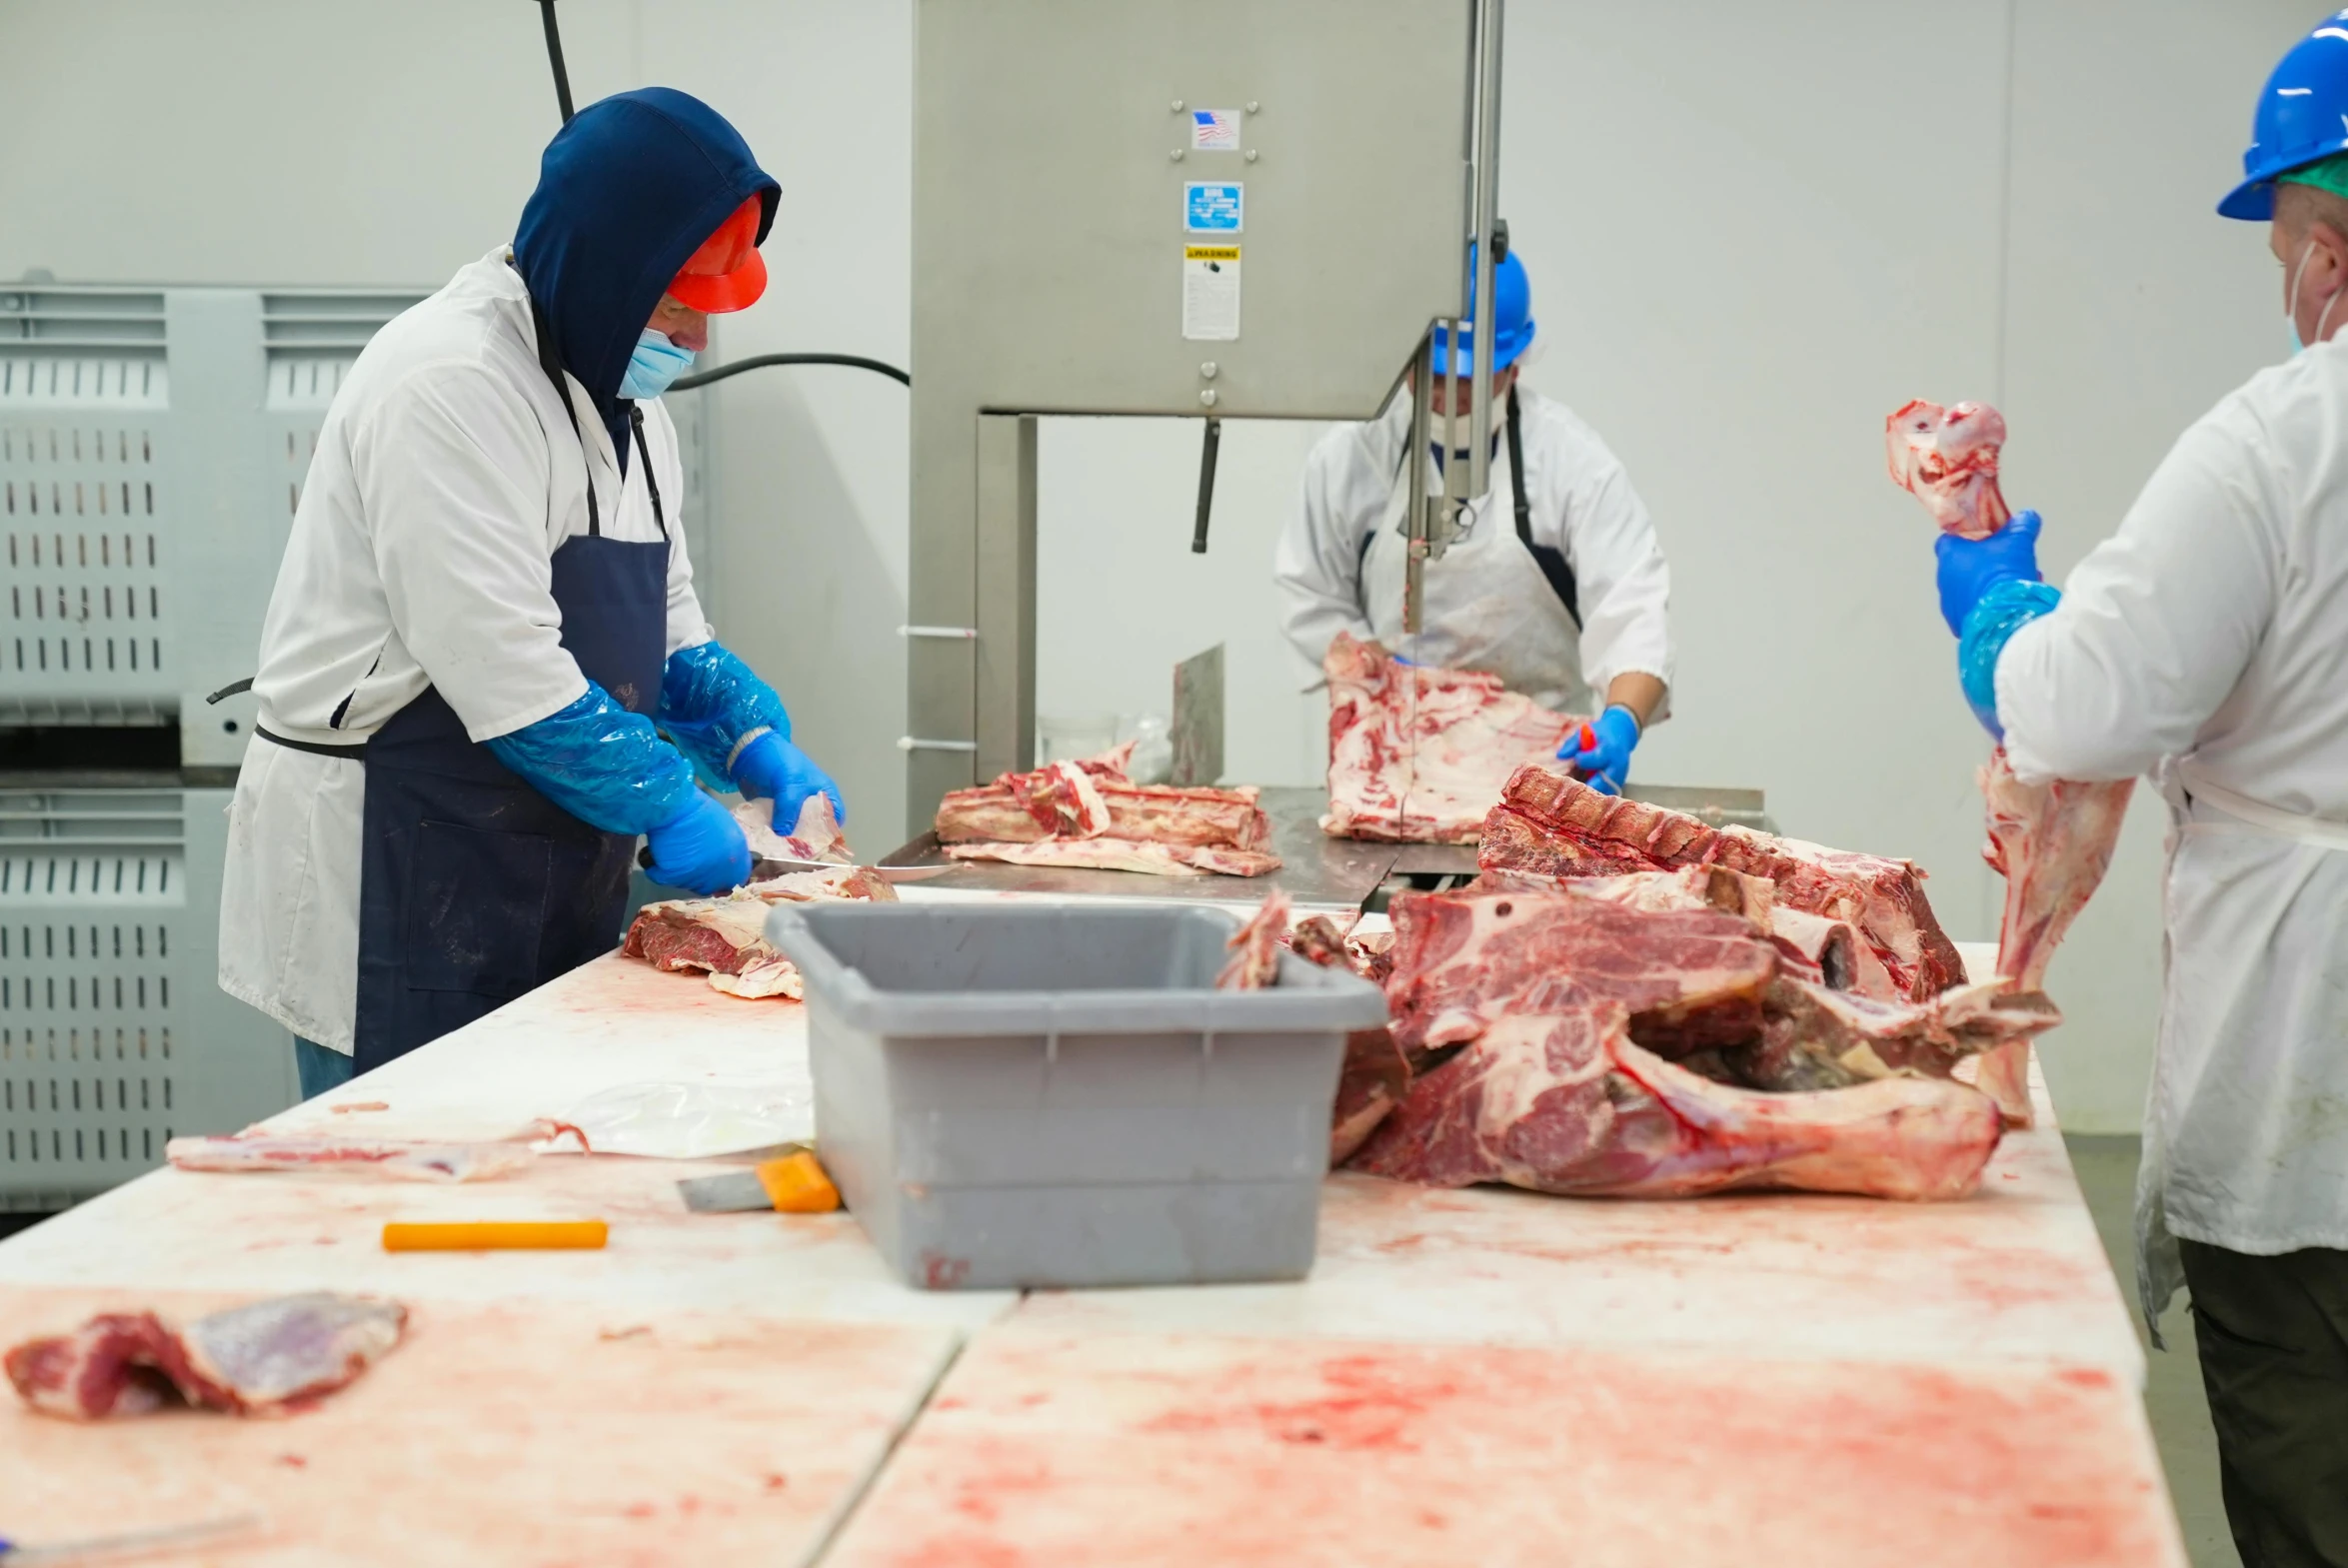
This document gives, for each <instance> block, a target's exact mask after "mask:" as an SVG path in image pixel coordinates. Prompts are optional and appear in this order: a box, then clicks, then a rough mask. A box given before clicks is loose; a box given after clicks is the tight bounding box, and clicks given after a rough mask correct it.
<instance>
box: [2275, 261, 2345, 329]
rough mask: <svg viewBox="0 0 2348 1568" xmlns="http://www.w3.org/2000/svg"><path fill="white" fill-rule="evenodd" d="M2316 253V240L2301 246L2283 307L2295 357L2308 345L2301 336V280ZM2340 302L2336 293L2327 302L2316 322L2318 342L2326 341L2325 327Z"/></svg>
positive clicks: (2284, 319)
mask: <svg viewBox="0 0 2348 1568" xmlns="http://www.w3.org/2000/svg"><path fill="white" fill-rule="evenodd" d="M2314 254H2315V242H2314V241H2313V240H2310V241H2308V242H2307V244H2306V245H2305V246H2304V247H2302V248H2301V250H2300V252H2299V261H2298V264H2297V265H2296V266H2294V267H2293V268H2292V269H2291V296H2290V299H2289V300H2288V301H2286V302H2285V305H2284V309H2283V325H2284V326H2285V327H2286V328H2288V329H2289V330H2290V334H2291V353H2292V355H2293V356H2294V357H2296V356H2297V355H2298V354H2299V353H2300V352H2301V351H2303V350H2304V349H2305V348H2306V347H2307V345H2306V344H2305V343H2303V342H2301V341H2300V337H2299V280H2300V279H2302V278H2304V277H2305V276H2306V275H2307V259H2308V258H2309V257H2310V256H2313V255H2314ZM2339 303H2340V296H2339V295H2338V294H2334V295H2333V296H2332V297H2331V299H2329V300H2328V301H2326V302H2325V304H2324V313H2323V316H2322V318H2321V319H2320V320H2318V321H2317V322H2316V324H2315V341H2316V342H2318V343H2321V342H2323V341H2324V329H2325V328H2327V327H2329V326H2330V325H2331V321H2332V307H2333V306H2335V305H2337V304H2339Z"/></svg>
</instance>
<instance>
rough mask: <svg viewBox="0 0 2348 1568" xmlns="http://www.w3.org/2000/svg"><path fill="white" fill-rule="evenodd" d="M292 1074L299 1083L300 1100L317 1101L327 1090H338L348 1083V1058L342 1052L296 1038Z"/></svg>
mask: <svg viewBox="0 0 2348 1568" xmlns="http://www.w3.org/2000/svg"><path fill="white" fill-rule="evenodd" d="M294 1071H295V1073H296V1074H297V1075H298V1076H299V1077H300V1078H301V1080H302V1098H304V1099H316V1098H317V1097H318V1096H319V1095H321V1094H324V1093H325V1092H326V1091H327V1090H328V1089H339V1088H341V1087H342V1086H343V1085H344V1084H346V1083H348V1082H350V1081H351V1058H350V1057H349V1056H348V1055H346V1054H345V1053H343V1052H342V1051H339V1050H329V1049H327V1048H326V1047H325V1046H323V1045H321V1044H319V1043H318V1042H317V1041H316V1040H306V1039H302V1038H300V1037H298V1036H297V1037H296V1038H295V1040H294Z"/></svg>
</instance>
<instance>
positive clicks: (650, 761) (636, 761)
mask: <svg viewBox="0 0 2348 1568" xmlns="http://www.w3.org/2000/svg"><path fill="white" fill-rule="evenodd" d="M484 744H485V745H487V746H488V747H489V750H490V755H491V756H493V757H495V758H496V759H497V760H498V761H499V762H501V763H503V764H505V765H506V766H507V767H508V768H511V769H512V770H513V771H514V772H516V773H518V774H520V775H521V776H522V777H523V778H524V779H526V780H528V781H529V782H530V784H531V785H532V786H533V787H535V788H536V789H537V790H538V792H539V793H541V794H543V795H545V796H546V797H547V798H548V799H550V800H552V801H554V802H555V804H557V805H559V806H561V807H562V808H563V809H564V810H566V811H569V812H570V813H571V814H572V815H573V816H576V817H578V818H579V819H580V820H581V821H583V822H586V823H588V824H589V825H590V826H594V827H601V828H602V829H603V830H604V831H606V832H613V833H627V834H629V835H631V836H634V835H635V834H637V833H640V832H644V831H646V830H647V829H649V828H650V827H651V826H652V825H653V824H654V823H655V822H665V821H667V820H668V819H669V818H670V817H672V816H675V815H676V814H677V813H678V811H680V810H681V809H683V808H684V805H685V797H686V796H687V795H689V794H695V793H698V792H699V791H697V790H696V789H695V788H694V787H693V765H692V764H691V763H688V762H687V761H686V760H685V758H684V757H683V756H682V755H681V754H680V753H679V752H678V750H677V749H676V748H675V747H673V746H671V745H670V744H669V743H668V742H666V741H664V740H662V739H661V737H660V733H659V732H658V731H656V730H655V729H654V728H653V723H652V721H651V720H649V719H647V718H645V717H644V716H643V715H642V714H632V713H630V712H629V711H628V710H627V709H625V708H622V707H621V706H620V705H619V703H618V702H616V701H615V700H614V699H613V697H612V694H611V693H609V692H607V691H605V690H604V689H603V688H602V687H600V686H597V685H596V684H595V683H594V682H592V681H590V682H589V683H588V684H587V695H586V696H584V697H582V698H580V699H579V700H578V701H577V702H575V703H573V704H571V705H570V706H569V707H567V708H564V709H560V710H558V711H557V712H555V713H552V714H549V715H548V716H547V717H546V718H544V719H541V720H540V721H539V722H538V723H536V724H534V725H524V726H523V727H522V728H521V729H519V730H516V731H514V732H512V733H511V734H509V735H501V736H498V737H496V738H494V739H493V740H490V741H488V742H486V743H484Z"/></svg>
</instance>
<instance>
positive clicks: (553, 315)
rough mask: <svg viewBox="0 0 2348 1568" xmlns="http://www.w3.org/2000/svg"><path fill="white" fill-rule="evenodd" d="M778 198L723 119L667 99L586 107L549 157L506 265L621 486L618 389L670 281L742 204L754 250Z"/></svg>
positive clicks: (558, 136)
mask: <svg viewBox="0 0 2348 1568" xmlns="http://www.w3.org/2000/svg"><path fill="white" fill-rule="evenodd" d="M782 195H783V187H782V186H780V185H778V184H777V183H776V182H775V179H774V177H773V176H772V175H770V174H768V173H767V172H766V171H765V170H764V169H761V168H760V167H759V166H758V160H757V159H755V158H753V157H752V156H751V153H750V146H749V144H748V143H746V142H745V141H743V139H742V135H741V133H740V132H738V131H736V130H735V129H734V127H733V126H731V125H729V124H727V122H726V118H725V116H723V115H721V114H719V113H718V111H717V110H715V109H712V108H711V107H710V106H709V105H708V104H705V103H703V102H702V101H701V100H700V99H698V98H695V97H693V96H691V95H690V94H686V93H681V92H678V91H677V90H676V89H675V88H672V87H640V88H637V89H636V90H635V91H633V92H626V93H614V94H613V95H612V96H611V97H609V98H604V99H600V100H598V101H597V102H595V103H591V104H589V105H588V106H587V107H586V108H584V109H582V110H580V111H579V112H578V113H577V114H575V115H573V116H572V117H571V121H570V123H569V124H568V125H565V126H564V127H563V128H562V130H560V131H558V132H556V133H555V139H554V140H553V141H551V142H549V143H548V144H547V149H546V156H545V157H544V158H543V159H541V160H540V162H539V169H538V189H537V190H536V191H534V192H532V193H531V196H530V201H529V203H528V204H527V205H525V206H524V207H523V209H522V223H521V226H520V228H519V229H517V230H516V231H515V235H514V265H515V267H516V268H518V269H519V270H520V272H521V274H522V280H523V282H524V283H526V284H527V285H528V286H529V288H530V298H531V301H532V302H533V303H534V304H535V305H536V306H537V308H538V312H539V316H540V319H541V320H543V321H544V322H545V323H546V324H547V327H548V329H549V330H551V332H552V334H553V338H554V344H555V349H556V351H557V353H558V354H559V356H560V358H561V362H562V366H563V368H564V369H565V370H567V371H569V372H570V373H571V374H572V375H574V376H576V377H578V378H579V381H580V384H581V385H582V386H584V387H585V388H586V389H587V392H588V396H589V397H591V398H593V399H594V400H595V406H596V409H597V411H598V412H600V413H601V414H602V415H603V419H604V428H605V429H607V430H609V431H610V432H611V433H612V446H613V448H614V449H615V450H616V451H617V453H618V454H619V459H620V467H621V471H622V472H623V473H625V472H626V471H627V467H628V460H629V440H628V414H629V410H630V408H631V407H632V405H631V404H630V402H629V401H628V400H627V399H625V398H622V397H621V396H620V381H621V378H622V377H624V376H626V375H627V374H628V357H629V355H630V354H631V353H633V352H634V351H635V348H636V340H637V338H638V337H639V335H641V334H642V333H643V331H644V327H645V323H646V322H647V321H648V320H650V319H651V317H652V313H653V310H654V308H655V307H656V306H658V305H659V304H660V303H661V296H662V295H663V294H665V293H667V292H668V288H669V281H670V280H671V279H672V278H674V277H676V276H677V269H678V268H680V267H682V266H684V265H685V262H686V260H687V258H689V257H691V256H692V255H693V253H694V252H695V251H697V250H699V249H701V246H702V242H703V241H705V240H707V239H708V238H709V237H710V236H711V235H713V234H715V233H716V232H717V230H718V225H720V224H722V223H724V222H725V221H726V219H727V217H728V216H729V215H731V214H732V213H733V211H734V209H735V208H737V207H739V206H741V205H742V204H743V203H744V202H745V201H747V200H748V199H749V198H751V197H753V196H757V197H760V198H762V201H761V211H760V214H759V235H758V237H759V240H760V242H761V243H764V242H765V240H766V238H767V230H768V229H769V228H771V227H772V226H773V224H774V221H775V204H776V203H777V202H778V201H780V200H781V199H782Z"/></svg>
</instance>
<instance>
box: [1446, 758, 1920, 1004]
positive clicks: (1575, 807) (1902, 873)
mask: <svg viewBox="0 0 2348 1568" xmlns="http://www.w3.org/2000/svg"><path fill="white" fill-rule="evenodd" d="M1476 863H1477V864H1478V865H1480V866H1482V867H1484V868H1485V869H1487V870H1494V869H1498V870H1519V871H1534V872H1538V873H1540V874H1542V875H1546V876H1558V877H1572V876H1606V875H1618V874H1620V873H1622V872H1625V871H1650V870H1669V869H1673V868H1676V867H1679V866H1685V865H1719V866H1722V867H1725V868H1726V869H1728V870H1732V871H1742V872H1743V873H1745V874H1746V875H1748V876H1764V877H1767V878H1768V879H1769V880H1771V881H1772V882H1774V883H1775V884H1776V887H1775V892H1774V900H1775V902H1776V903H1778V904H1782V905H1785V906H1786V907H1789V908H1794V909H1800V910H1803V911H1805V912H1807V913H1810V914H1822V915H1825V916H1827V917H1828V918H1830V919H1837V920H1843V921H1846V922H1847V923H1849V924H1850V926H1851V927H1852V928H1853V929H1855V930H1856V931H1857V932H1858V933H1859V934H1860V935H1861V936H1864V937H1865V938H1866V939H1867V942H1868V944H1869V945H1870V946H1871V947H1872V948H1873V949H1874V951H1875V955H1876V956H1877V957H1878V958H1880V959H1881V960H1882V961H1883V965H1884V967H1885V968H1886V969H1888V970H1889V971H1890V975H1891V979H1892V983H1893V984H1894V986H1895V987H1896V988H1897V990H1898V992H1899V994H1901V995H1904V996H1909V997H1913V998H1919V999H1920V998H1922V997H1925V996H1931V995H1934V994H1937V993H1938V992H1940V991H1943V990H1946V989H1947V988H1948V987H1949V986H1951V985H1953V984H1956V983H1957V982H1958V981H1960V980H1962V979H1963V978H1964V973H1965V967H1964V960H1963V959H1962V958H1960V957H1959V956H1958V955H1957V950H1956V944H1955V943H1954V942H1952V941H1950V940H1949V939H1948V935H1947V933H1946V932H1945V931H1943V930H1941V928H1940V922H1939V921H1938V920H1936V919H1934V918H1933V915H1932V905H1931V903H1930V901H1929V900H1927V899H1926V898H1925V896H1924V888H1923V881H1924V872H1923V871H1922V870H1921V869H1920V868H1918V867H1917V866H1916V865H1914V864H1913V863H1911V862H1909V861H1907V860H1893V859H1885V858H1883V857H1881V856H1879V855H1872V854H1855V853H1852V852H1850V851H1847V850H1842V849H1829V848H1826V847H1825V846H1823V845H1821V844H1814V843H1805V842H1803V841H1802V840H1801V839H1798V838H1780V837H1777V836H1775V835H1774V834H1771V833H1763V832H1755V831H1753V830H1751V829H1750V828H1745V827H1738V826H1735V825H1734V824H1731V825H1728V826H1725V827H1712V826H1708V825H1706V824H1705V823H1704V822H1702V821H1701V820H1699V819H1697V818H1696V817H1693V816H1690V815H1688V814H1687V813H1686V812H1684V811H1674V810H1671V809H1670V808H1668V807H1666V806H1660V805H1650V804H1648V803H1646V802H1645V801H1642V800H1627V799H1623V798H1621V797H1620V796H1618V795H1609V794H1601V793H1599V792H1598V791H1597V790H1595V789H1592V788H1591V787H1589V785H1587V784H1582V783H1580V782H1579V781H1578V780H1575V779H1573V778H1571V777H1570V776H1569V775H1567V774H1566V773H1564V772H1563V771H1561V770H1559V769H1555V768H1544V767H1539V766H1527V767H1524V768H1519V769H1518V770H1517V771H1516V773H1515V775H1514V776H1513V777H1511V778H1510V779H1509V781H1508V784H1507V787H1506V789H1505V790H1504V791H1503V792H1502V794H1501V796H1500V802H1499V803H1498V804H1497V805H1495V806H1493V807H1492V809H1491V813H1490V814H1489V815H1488V816H1486V817H1485V818H1484V827H1483V838H1482V841H1481V843H1480V845H1479V846H1478V848H1477V850H1476Z"/></svg>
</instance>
